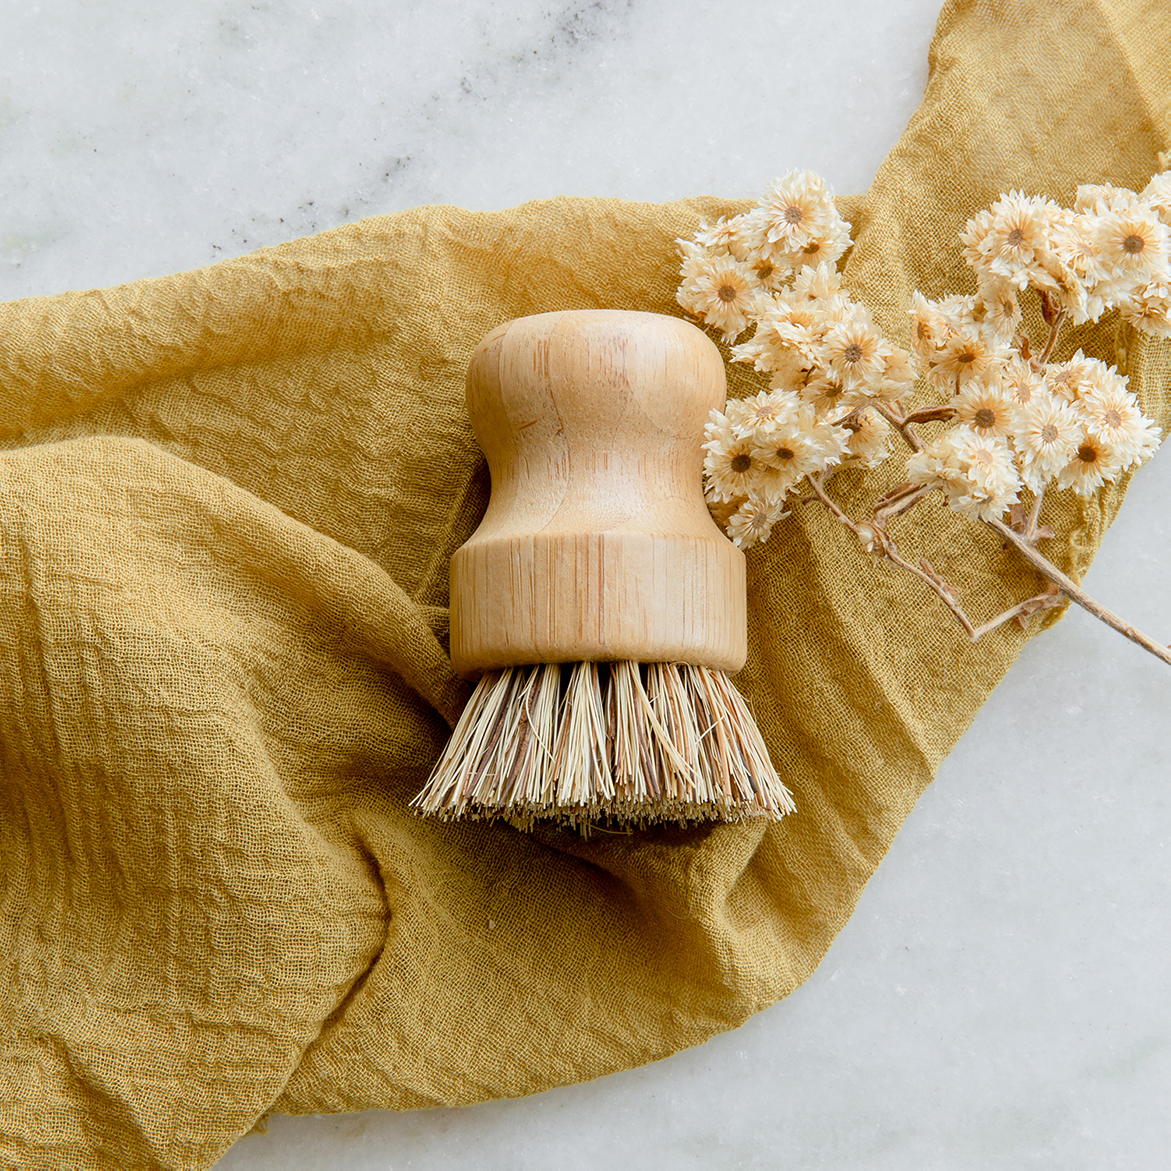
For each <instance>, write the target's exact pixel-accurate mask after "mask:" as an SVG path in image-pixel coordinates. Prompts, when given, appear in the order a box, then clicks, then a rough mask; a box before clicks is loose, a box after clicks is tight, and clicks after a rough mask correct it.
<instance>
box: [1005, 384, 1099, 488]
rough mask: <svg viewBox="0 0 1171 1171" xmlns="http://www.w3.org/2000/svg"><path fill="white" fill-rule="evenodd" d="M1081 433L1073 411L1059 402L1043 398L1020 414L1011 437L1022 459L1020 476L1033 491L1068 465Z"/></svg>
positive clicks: (1080, 427) (1079, 424)
mask: <svg viewBox="0 0 1171 1171" xmlns="http://www.w3.org/2000/svg"><path fill="white" fill-rule="evenodd" d="M1082 430H1083V429H1082V425H1081V422H1080V421H1079V419H1078V417H1077V415H1076V414H1075V413H1074V411H1073V409H1072V408H1071V407H1069V406H1068V405H1067V404H1066V403H1065V402H1063V401H1061V400H1059V399H1055V398H1051V397H1048V396H1046V397H1045V398H1043V399H1041V401H1039V402H1037V403H1036V404H1034V405H1032V406H1029V407H1025V408H1024V410H1023V411H1021V413H1020V416H1019V418H1018V419H1017V425H1016V430H1015V431H1014V433H1013V438H1014V440H1015V441H1016V445H1017V450H1018V451H1019V452H1020V456H1021V474H1022V476H1023V477H1024V481H1025V483H1026V484H1028V486H1029V487H1030V488H1032V489H1033V491H1034V492H1036V491H1039V490H1040V489H1041V488H1043V487H1044V486H1045V485H1046V484H1047V483H1048V482H1049V481H1050V480H1051V479H1052V478H1053V477H1054V476H1055V475H1057V473H1058V472H1059V471H1061V469H1062V468H1063V467H1064V466H1065V465H1066V464H1067V463H1068V462H1069V459H1070V457H1071V456H1072V455H1073V453H1074V450H1075V449H1076V448H1077V445H1078V443H1079V442H1080V440H1081V436H1082Z"/></svg>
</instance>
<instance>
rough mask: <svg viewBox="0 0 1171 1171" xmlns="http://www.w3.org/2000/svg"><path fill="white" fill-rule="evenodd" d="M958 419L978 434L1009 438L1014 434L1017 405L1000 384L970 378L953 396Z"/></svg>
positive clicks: (953, 404)
mask: <svg viewBox="0 0 1171 1171" xmlns="http://www.w3.org/2000/svg"><path fill="white" fill-rule="evenodd" d="M951 405H952V406H953V407H955V409H956V415H955V417H956V420H957V421H958V422H959V423H961V424H963V425H964V426H966V427H968V428H970V429H971V430H972V431H973V432H974V433H975V434H976V435H979V436H981V437H987V436H989V435H993V436H999V437H1001V438H1006V437H1007V436H1009V435H1010V434H1012V429H1013V425H1014V423H1015V422H1016V416H1017V408H1016V406H1015V405H1014V404H1013V401H1012V399H1011V398H1009V397H1008V395H1007V394H1005V392H1004V391H1003V390H1002V389H1001V387H999V386H990V385H989V384H988V383H986V382H969V383H968V385H967V386H966V387H964V389H963V390H962V391H961V392H960V394H958V395H957V396H956V397H955V398H954V399H953V400H952V404H951Z"/></svg>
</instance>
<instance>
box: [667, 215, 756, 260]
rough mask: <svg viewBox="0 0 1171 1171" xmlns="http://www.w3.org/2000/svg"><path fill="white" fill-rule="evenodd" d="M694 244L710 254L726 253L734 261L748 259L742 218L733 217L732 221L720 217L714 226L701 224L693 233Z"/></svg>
mask: <svg viewBox="0 0 1171 1171" xmlns="http://www.w3.org/2000/svg"><path fill="white" fill-rule="evenodd" d="M679 242H680V243H682V241H679ZM695 242H696V243H697V244H699V245H701V246H702V247H704V248H706V249H708V250H709V251H712V252H726V253H728V254H729V255H731V256H733V257H734V258H735V259H736V260H747V259H748V242H747V240H746V239H745V225H744V217H743V216H733V217H732V219H727V218H725V217H724V216H720V218H719V219H718V220H716V222H715V223H714V224H709V223H706V222H704V223H701V224H700V225H699V229H698V230H697V231H696V233H695Z"/></svg>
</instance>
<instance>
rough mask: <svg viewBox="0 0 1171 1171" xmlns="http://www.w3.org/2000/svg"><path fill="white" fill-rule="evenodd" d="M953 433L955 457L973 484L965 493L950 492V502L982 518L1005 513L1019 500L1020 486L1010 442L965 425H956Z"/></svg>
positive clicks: (970, 514) (953, 505)
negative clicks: (980, 432)
mask: <svg viewBox="0 0 1171 1171" xmlns="http://www.w3.org/2000/svg"><path fill="white" fill-rule="evenodd" d="M952 434H953V436H954V440H953V442H954V444H955V452H956V458H957V459H958V461H959V463H960V466H961V467H962V468H963V469H964V472H965V474H966V475H967V478H968V481H969V483H970V484H971V485H972V487H971V488H969V490H968V491H967V492H965V493H963V494H962V495H961V494H960V493H955V492H953V493H951V494H949V496H948V504H949V505H950V507H952V508H953V509H955V510H956V511H957V512H962V513H964V514H966V515H968V516H973V517H978V518H979V519H980V520H992V519H993V518H994V517H998V516H1003V515H1004V513H1005V511H1006V510H1007V509H1008V507H1009V505H1010V504H1015V503H1016V502H1017V501H1018V500H1019V499H1020V488H1021V481H1020V476H1019V475H1018V474H1017V468H1016V464H1015V463H1014V461H1013V458H1012V452H1011V450H1010V449H1009V446H1008V443H1007V442H1005V440H1004V439H999V438H995V437H993V436H984V435H977V434H976V433H975V432H973V431H969V430H968V429H967V428H965V427H957V428H956V429H955V430H954V431H953V432H952Z"/></svg>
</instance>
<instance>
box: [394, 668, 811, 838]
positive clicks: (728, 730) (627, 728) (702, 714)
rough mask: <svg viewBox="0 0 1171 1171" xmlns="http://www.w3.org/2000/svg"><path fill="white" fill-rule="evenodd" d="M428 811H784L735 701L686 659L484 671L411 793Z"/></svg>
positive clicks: (557, 814) (613, 820)
mask: <svg viewBox="0 0 1171 1171" xmlns="http://www.w3.org/2000/svg"><path fill="white" fill-rule="evenodd" d="M411 806H412V808H414V809H415V810H417V811H418V812H420V813H425V814H430V815H433V816H438V817H441V818H503V819H506V820H508V821H510V822H512V823H513V824H516V825H518V826H521V827H522V828H527V827H529V826H531V825H532V824H533V823H534V822H537V821H553V822H560V823H563V824H566V825H570V826H575V827H577V828H578V829H580V830H582V832H587V831H588V830H589V829H590V828H591V827H593V828H599V827H601V826H606V825H618V826H645V825H649V824H652V823H655V822H663V821H668V822H678V823H681V824H691V823H693V822H698V821H713V820H714V821H741V820H743V819H744V818H747V817H765V818H769V819H772V820H778V819H780V818H781V817H784V816H785V815H786V814H788V813H792V812H793V811H794V805H793V798H792V795H791V794H790V793H789V790H788V789H787V788H785V786H784V784H783V783H782V781H781V779H780V777H779V776H778V775H777V771H776V769H775V768H774V767H773V764H772V761H771V760H770V759H769V754H768V749H767V748H766V747H765V744H764V741H763V739H762V738H761V735H760V730H759V729H758V728H757V726H756V721H755V720H754V719H753V718H752V713H751V712H750V711H749V710H748V705H747V704H746V703H745V702H744V699H743V697H742V696H741V695H740V693H739V692H738V691H737V690H736V688H735V687H734V686H733V685H732V683H731V681H730V680H729V679H728V677H727V676H726V675H725V674H724V672H722V671H715V670H712V669H710V668H708V667H699V666H693V665H691V664H688V663H647V664H639V663H631V662H615V663H593V662H583V663H572V664H560V663H541V664H537V665H536V666H531V667H509V668H506V669H505V670H501V671H492V672H489V673H488V674H487V675H485V676H484V677H483V678H482V679H481V680H480V682H479V684H478V685H477V686H476V689H475V691H474V692H473V694H472V698H471V700H470V701H469V702H468V705H467V707H466V708H465V709H464V712H463V715H462V716H461V717H460V719H459V722H458V723H457V724H456V727H455V731H454V732H453V733H452V735H451V740H450V741H449V742H448V744H447V747H446V749H445V750H444V752H443V754H442V756H441V757H440V759H439V763H438V764H437V765H436V766H435V769H434V771H433V772H432V774H431V778H430V780H429V781H428V782H427V785H426V786H425V788H424V789H423V791H422V792H421V793H420V794H419V795H418V796H417V797H416V798H415V799H414V800H413V801H412V802H411Z"/></svg>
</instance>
